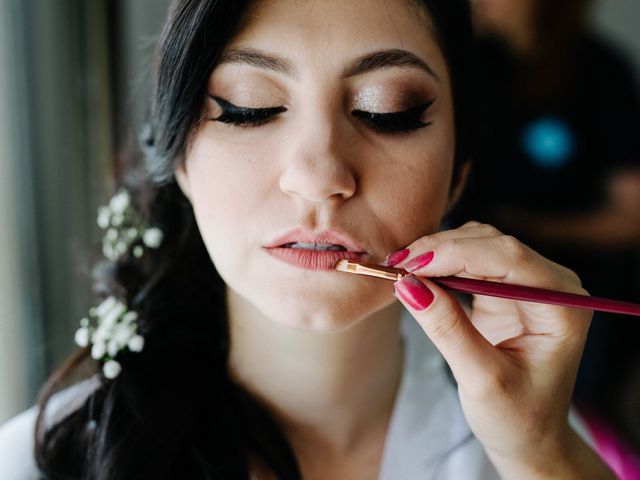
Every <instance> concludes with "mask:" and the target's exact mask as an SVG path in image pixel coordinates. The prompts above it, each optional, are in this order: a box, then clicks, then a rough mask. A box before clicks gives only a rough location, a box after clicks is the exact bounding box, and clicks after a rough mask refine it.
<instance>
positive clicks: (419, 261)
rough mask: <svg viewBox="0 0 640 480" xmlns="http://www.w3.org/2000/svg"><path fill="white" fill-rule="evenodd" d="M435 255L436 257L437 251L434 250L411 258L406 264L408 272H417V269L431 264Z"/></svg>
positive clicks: (405, 267)
mask: <svg viewBox="0 0 640 480" xmlns="http://www.w3.org/2000/svg"><path fill="white" fill-rule="evenodd" d="M434 257H435V252H434V251H433V250H431V251H429V252H426V253H423V254H422V255H418V256H417V257H415V258H412V259H411V260H409V261H408V262H407V263H406V264H405V266H404V269H405V270H406V271H407V272H415V271H416V270H420V269H421V268H424V267H426V266H427V265H429V264H430V263H431V262H432V261H433V258H434Z"/></svg>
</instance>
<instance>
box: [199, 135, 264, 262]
mask: <svg viewBox="0 0 640 480" xmlns="http://www.w3.org/2000/svg"><path fill="white" fill-rule="evenodd" d="M261 163H264V162H259V161H258V159H257V158H256V156H255V149H253V148H248V147H247V145H246V144H245V145H240V144H237V145H235V144H231V145H230V144H228V143H225V144H220V143H218V142H213V141H211V140H209V139H207V138H206V137H204V138H199V139H196V140H195V141H194V143H193V144H192V145H191V148H190V150H189V155H188V157H187V169H188V172H189V179H190V182H189V184H190V188H191V197H192V204H193V208H194V212H195V216H196V220H197V222H198V227H199V229H200V232H201V234H202V237H203V240H204V242H205V244H206V246H207V248H208V250H209V253H210V255H211V257H212V259H213V261H214V262H216V265H217V264H218V262H225V261H227V262H228V261H229V260H228V259H229V258H230V257H229V254H230V253H232V251H233V250H234V249H237V247H238V243H239V242H243V241H246V238H247V235H246V233H247V230H246V223H247V222H248V221H252V219H254V220H255V218H256V217H257V216H258V215H259V214H258V213H257V212H256V206H258V205H260V204H261V203H262V199H263V198H264V195H265V191H266V190H267V189H268V188H269V187H268V185H267V184H268V183H269V181H270V180H269V177H268V171H267V170H268V169H264V168H263V167H262V166H261Z"/></svg>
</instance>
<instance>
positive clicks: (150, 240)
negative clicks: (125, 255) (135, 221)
mask: <svg viewBox="0 0 640 480" xmlns="http://www.w3.org/2000/svg"><path fill="white" fill-rule="evenodd" d="M142 241H143V242H144V244H145V245H146V246H147V247H149V248H158V247H159V246H160V243H162V230H160V229H159V228H156V227H152V228H149V229H147V230H146V231H145V232H144V235H143V236H142Z"/></svg>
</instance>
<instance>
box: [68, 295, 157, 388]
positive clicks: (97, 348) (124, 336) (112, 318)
mask: <svg viewBox="0 0 640 480" xmlns="http://www.w3.org/2000/svg"><path fill="white" fill-rule="evenodd" d="M137 319H138V314H137V313H136V312H134V311H127V306H126V305H125V304H124V303H122V302H120V301H119V300H117V299H116V298H115V297H113V296H111V297H108V298H107V299H106V300H104V301H103V302H102V303H101V304H100V305H98V306H97V307H94V308H91V309H90V310H89V316H88V317H85V318H83V319H82V320H80V328H79V329H78V330H77V331H76V335H75V342H76V344H77V345H78V346H80V347H87V346H89V345H91V357H92V358H94V359H95V360H101V361H103V362H104V364H103V365H102V373H104V376H105V377H106V378H109V379H113V378H115V377H117V376H118V374H119V373H120V371H121V370H122V366H121V365H120V363H119V362H118V361H117V360H115V357H116V355H117V354H118V353H119V352H121V351H122V350H129V351H130V352H141V351H142V349H143V348H144V337H142V335H140V334H139V333H138V332H137V330H138V328H137V324H136V320H137Z"/></svg>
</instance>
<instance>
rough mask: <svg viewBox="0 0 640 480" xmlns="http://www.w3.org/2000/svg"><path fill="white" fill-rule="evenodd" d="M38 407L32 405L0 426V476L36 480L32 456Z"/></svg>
mask: <svg viewBox="0 0 640 480" xmlns="http://www.w3.org/2000/svg"><path fill="white" fill-rule="evenodd" d="M37 417H38V408H37V407H32V408H30V409H29V410H26V411H25V412H22V413H21V414H20V415H17V416H16V417H14V418H12V419H11V420H9V421H8V422H6V423H5V424H3V425H2V426H0V478H6V479H11V480H36V479H37V478H39V475H38V469H37V467H36V463H35V460H34V457H33V445H34V439H35V428H36V419H37Z"/></svg>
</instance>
